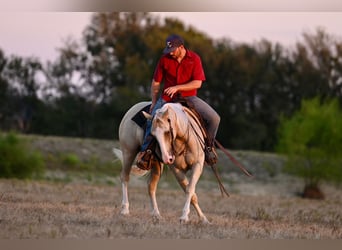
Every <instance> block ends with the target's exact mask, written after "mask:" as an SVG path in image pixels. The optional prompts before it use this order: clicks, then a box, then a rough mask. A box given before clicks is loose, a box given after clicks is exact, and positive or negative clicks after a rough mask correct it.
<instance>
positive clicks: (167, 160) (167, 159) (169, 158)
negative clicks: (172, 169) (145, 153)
mask: <svg viewBox="0 0 342 250" xmlns="http://www.w3.org/2000/svg"><path fill="white" fill-rule="evenodd" d="M163 161H164V164H167V165H170V164H173V163H174V161H175V155H173V154H168V155H167V156H166V157H165V159H163Z"/></svg>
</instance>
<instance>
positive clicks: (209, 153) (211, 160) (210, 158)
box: [204, 147, 217, 166]
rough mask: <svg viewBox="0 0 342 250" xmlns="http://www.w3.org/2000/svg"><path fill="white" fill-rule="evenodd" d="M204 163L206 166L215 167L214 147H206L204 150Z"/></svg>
mask: <svg viewBox="0 0 342 250" xmlns="http://www.w3.org/2000/svg"><path fill="white" fill-rule="evenodd" d="M204 155H205V162H206V163H208V165H211V166H212V165H215V164H216V163H217V153H216V150H215V148H214V147H206V148H205V150H204Z"/></svg>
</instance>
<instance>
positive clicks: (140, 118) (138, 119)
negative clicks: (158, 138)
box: [132, 104, 151, 128]
mask: <svg viewBox="0 0 342 250" xmlns="http://www.w3.org/2000/svg"><path fill="white" fill-rule="evenodd" d="M150 107H151V104H149V105H147V106H145V107H144V108H142V109H141V110H140V111H138V112H137V113H136V114H135V115H134V116H133V117H132V121H134V122H135V123H136V124H137V125H138V126H139V127H141V128H145V125H146V120H147V119H146V117H145V116H144V114H143V113H142V111H145V112H147V113H148V112H149V110H150Z"/></svg>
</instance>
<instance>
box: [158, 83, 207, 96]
mask: <svg viewBox="0 0 342 250" xmlns="http://www.w3.org/2000/svg"><path fill="white" fill-rule="evenodd" d="M201 86H202V81H201V80H192V81H190V82H187V83H185V84H179V85H175V86H172V87H169V88H167V89H165V90H164V93H165V94H167V95H168V96H169V97H171V98H172V97H173V96H174V95H175V94H176V93H177V92H179V91H189V90H193V89H199V88H200V87H201ZM158 90H159V89H158Z"/></svg>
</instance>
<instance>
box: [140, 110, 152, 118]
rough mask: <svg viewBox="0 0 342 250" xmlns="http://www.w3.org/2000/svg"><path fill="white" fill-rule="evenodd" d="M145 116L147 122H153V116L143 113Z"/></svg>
mask: <svg viewBox="0 0 342 250" xmlns="http://www.w3.org/2000/svg"><path fill="white" fill-rule="evenodd" d="M142 113H143V115H144V116H145V117H146V119H147V120H152V115H150V114H149V113H147V112H145V111H142Z"/></svg>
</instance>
